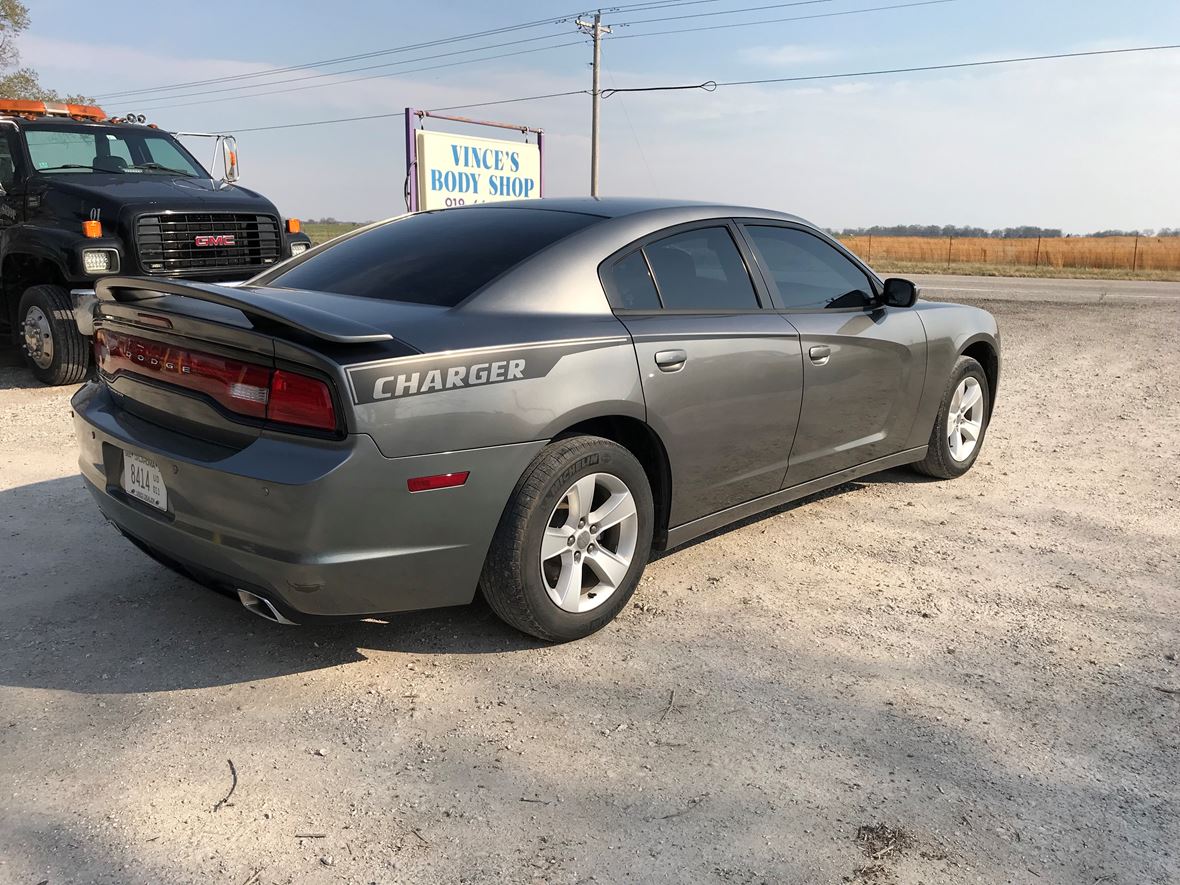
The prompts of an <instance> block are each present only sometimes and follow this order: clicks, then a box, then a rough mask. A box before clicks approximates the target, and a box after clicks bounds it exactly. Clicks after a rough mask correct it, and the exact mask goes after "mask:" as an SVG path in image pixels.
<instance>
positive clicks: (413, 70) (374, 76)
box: [138, 35, 585, 111]
mask: <svg viewBox="0 0 1180 885" xmlns="http://www.w3.org/2000/svg"><path fill="white" fill-rule="evenodd" d="M553 36H556V35H549V36H548V37H546V39H552V37H553ZM583 42H585V41H584V40H567V41H565V42H564V43H555V44H553V45H552V46H534V47H531V48H529V49H517V50H515V51H513V52H501V53H497V54H496V55H485V56H481V57H480V58H468V59H464V60H463V61H452V62H447V63H445V64H438V65H427V66H426V67H422V68H406V69H405V70H400V71H394V72H392V73H394V74H395V75H401V74H415V73H420V72H422V71H436V70H439V69H440V68H454V67H458V66H460V65H469V64H475V63H477V62H481V61H492V60H493V59H497V58H508V57H510V56H514V55H527V54H530V53H534V52H546V51H548V50H550V49H561V48H562V47H565V46H575V45H577V44H579V43H583ZM485 48H490V47H485ZM386 76H387V74H370V75H369V76H367V77H354V78H352V79H351V80H332V81H330V82H327V83H316V84H313V85H311V86H292V87H290V88H288V89H272V90H271V91H269V92H253V93H251V94H249V95H231V96H228V97H226V98H210V99H204V100H202V101H188V102H181V103H180V104H162V105H148V106H147V107H145V108H141V109H138V110H147V111H152V110H162V109H165V110H167V109H171V108H187V107H192V106H194V105H202V104H221V103H223V102H227V101H240V100H241V99H244V98H262V97H263V96H266V95H283V94H285V93H289V92H303V91H304V90H307V89H324V88H327V87H331V86H345V85H347V84H349V83H360V82H362V81H365V80H379V79H382V78H384V77H386ZM267 85H270V84H267Z"/></svg>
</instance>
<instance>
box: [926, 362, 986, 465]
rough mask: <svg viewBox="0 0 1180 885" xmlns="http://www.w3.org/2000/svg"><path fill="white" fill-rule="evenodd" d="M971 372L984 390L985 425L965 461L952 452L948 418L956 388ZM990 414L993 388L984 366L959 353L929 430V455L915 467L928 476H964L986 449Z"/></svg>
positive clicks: (927, 452) (927, 453)
mask: <svg viewBox="0 0 1180 885" xmlns="http://www.w3.org/2000/svg"><path fill="white" fill-rule="evenodd" d="M968 376H970V377H973V378H975V379H976V380H977V381H978V382H979V386H980V388H981V389H982V390H983V419H982V421H983V426H982V428H981V429H980V432H979V439H978V440H977V441H976V443H975V448H974V449H972V451H971V454H970V455H968V456H967V457H966V458H964V459H963V460H962V461H958V460H956V459H955V458H954V457H953V456H952V455H951V447H950V442H949V441H948V439H947V419H948V418H949V411H950V404H951V398H952V397H953V396H954V395H955V389H956V388H957V387H958V386H959V384H960V383H961V382H962V380H963V379H964V378H966V377H968ZM991 417H992V397H991V390H990V388H989V387H988V383H987V375H986V374H984V371H983V366H981V365H979V363H978V362H976V361H975V360H973V359H972V358H971V357H969V356H961V357H959V359H958V360H957V361H956V362H955V365H954V368H953V369H951V374H950V377H949V378H947V382H946V389H945V390H943V392H942V399H941V400H940V401H939V403H938V417H937V418H935V420H934V429H933V430H931V431H930V442H929V445H928V447H927V449H926V457H925V458H923V459H922V460H921V461H919V462H918V463H916V464H914V465H913V468H914V469H915V470H916V471H918V472H919V473H924V474H925V475H926V476H933V477H936V478H938V479H954V478H955V477H958V476H962V475H963V474H964V473H966V472H967V471H968V470H970V469H971V465H973V464H974V463H975V459H976V458H978V457H979V452H980V450H982V449H983V441H984V438H985V437H986V436H987V427H988V424H989V423H991Z"/></svg>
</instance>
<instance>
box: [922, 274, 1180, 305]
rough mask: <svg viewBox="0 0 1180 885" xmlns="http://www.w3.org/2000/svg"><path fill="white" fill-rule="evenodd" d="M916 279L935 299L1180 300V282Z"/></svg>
mask: <svg viewBox="0 0 1180 885" xmlns="http://www.w3.org/2000/svg"><path fill="white" fill-rule="evenodd" d="M913 279H914V282H916V283H917V284H918V285H919V286H921V287H922V290H923V292H924V293H925V295H926V297H927V298H931V299H934V300H938V299H942V298H953V299H955V300H963V301H975V300H1001V301H1048V302H1054V303H1057V304H1098V303H1101V302H1108V301H1117V302H1119V303H1128V302H1142V301H1152V302H1158V301H1160V300H1164V301H1180V283H1155V282H1145V281H1141V280H1054V279H1032V278H1025V277H959V276H949V275H946V276H944V275H941V274H938V275H935V274H915V275H914V277H913Z"/></svg>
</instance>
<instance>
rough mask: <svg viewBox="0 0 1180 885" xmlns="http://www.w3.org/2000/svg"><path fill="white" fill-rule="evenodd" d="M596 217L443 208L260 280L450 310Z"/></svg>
mask: <svg viewBox="0 0 1180 885" xmlns="http://www.w3.org/2000/svg"><path fill="white" fill-rule="evenodd" d="M596 221H601V219H600V218H599V217H598V216H596V215H581V214H577V213H573V212H554V211H550V210H547V209H508V208H504V209H492V208H487V209H479V208H472V209H443V210H440V211H438V212H424V213H422V214H421V215H414V216H411V217H409V218H405V219H402V220H401V221H392V222H390V223H388V224H383V225H381V227H377V228H374V229H373V230H369V231H365V232H364V233H361V234H356V235H354V236H352V237H349V238H347V239H344V240H341V241H340V242H339V243H336V244H335V245H331V246H328V247H327V248H325V249H323V250H321V251H320V252H319V253H317V254H313V255H310V256H308V257H307V258H306V259H304V260H303V261H302V262H301V263H299V264H297V265H296V266H294V267H292V268H291V269H290V270H285V271H280V272H279V273H278V274H277V275H276V276H274V277H270V278H263V279H260V280H258V281H257V282H258V283H262V284H263V285H268V286H278V287H280V288H283V289H314V290H317V291H321V292H336V293H339V294H341V295H359V296H360V297H362V298H380V299H382V300H386V301H410V302H413V303H415V304H435V305H440V306H443V307H453V306H454V305H456V304H458V303H459V302H460V301H462V300H463V299H464V298H466V297H467V296H468V295H470V294H472V293H473V292H475V291H476V290H478V289H479V288H481V287H482V286H484V285H486V284H487V283H489V282H491V281H492V280H493V279H495V278H496V277H497V276H499V275H500V274H502V273H503V272H504V271H506V270H508V269H509V268H511V267H513V266H515V265H517V264H520V262H522V261H524V260H525V259H526V258H528V257H529V256H530V255H535V254H536V253H537V252H539V251H541V250H542V249H544V248H545V247H546V246H548V245H551V244H552V243H556V242H557V241H558V240H560V239H562V238H564V237H567V236H569V235H570V234H572V233H575V232H577V231H579V230H581V229H582V228H584V227H587V226H588V225H591V224H593V223H594V222H596Z"/></svg>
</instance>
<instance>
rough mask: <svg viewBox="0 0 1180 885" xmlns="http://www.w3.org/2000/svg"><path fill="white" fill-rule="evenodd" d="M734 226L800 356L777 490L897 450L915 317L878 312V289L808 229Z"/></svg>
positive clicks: (918, 355) (921, 357)
mask: <svg viewBox="0 0 1180 885" xmlns="http://www.w3.org/2000/svg"><path fill="white" fill-rule="evenodd" d="M741 230H742V232H743V234H744V235H745V236H746V238H747V240H748V242H749V244H750V247H751V250H752V251H753V253H754V255H755V261H756V263H757V265H758V267H759V268H760V270H761V272H762V274H763V276H764V278H765V280H766V283H767V286H768V287H769V289H770V290H771V293H772V297H773V299H774V301H775V302H776V305H777V307H778V308H779V309H780V311H781V312H782V316H784V317H785V318H786V319H787V320H788V321H789V322H790V323H791V325H792V326H794V327H795V329H797V330H798V332H799V341H800V347H801V350H802V353H803V408H802V412H801V413H800V416H799V427H798V430H797V432H796V434H795V444H794V446H793V448H792V450H791V462H790V467H789V468H788V470H787V473H786V478H785V480H784V487H790V486H795V485H798V484H799V483H803V482H807V481H808V480H812V479H816V478H818V477H822V476H827V475H828V474H832V473H836V472H838V471H840V470H843V469H845V468H848V467H854V466H857V465H860V464H865V463H868V462H869V461H873V460H874V459H877V458H882V457H885V456H886V455H891V454H894V453H896V452H898V451H900V450H901V449H902V448H903V447H904V446H905V444H906V441H907V439H908V438H909V435H910V429H911V427H912V426H913V422H914V416H915V414H916V412H917V408H918V402H919V400H920V398H921V394H922V385H923V383H924V381H925V375H926V333H925V329H924V328H923V326H922V321H921V320H920V319H919V318H918V315H917V313H916V312H915V311H913V310H912V309H910V308H898V307H886V306H883V305H882V304H881V302H880V298H879V294H880V290H879V283H878V282H877V281H876V280H875V279H874V278H872V277H871V276H870V274H869V273H868V272H867V271H866V270H865V269H864V268H863V267H862V266H861V265H860V264H859V263H858V262H857V261H856V260H855V259H853V258H852V256H851V255H850V254H848V253H847V252H845V251H844V250H843V249H842V248H840V247H839V246H837V245H836V244H835V243H833V242H831V241H829V240H827V239H826V238H824V237H821V236H820V235H818V234H817V233H815V232H813V231H810V230H808V229H806V228H804V227H802V226H797V225H790V224H786V223H775V222H767V221H758V220H744V221H743V223H742V224H741Z"/></svg>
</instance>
